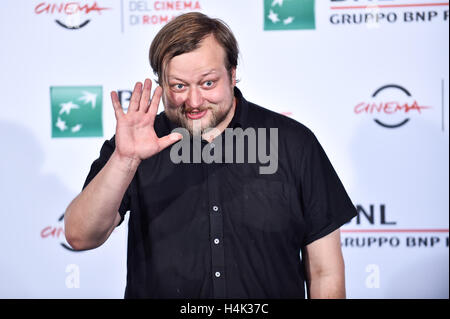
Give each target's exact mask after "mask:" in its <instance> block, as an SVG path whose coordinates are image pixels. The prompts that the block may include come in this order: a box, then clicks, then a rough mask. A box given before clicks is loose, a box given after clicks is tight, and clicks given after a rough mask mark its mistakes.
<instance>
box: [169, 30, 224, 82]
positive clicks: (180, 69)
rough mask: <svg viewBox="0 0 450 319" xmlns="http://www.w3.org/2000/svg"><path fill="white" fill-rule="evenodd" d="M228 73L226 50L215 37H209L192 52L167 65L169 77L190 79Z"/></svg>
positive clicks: (174, 59) (177, 57) (173, 59)
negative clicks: (210, 74) (209, 74)
mask: <svg viewBox="0 0 450 319" xmlns="http://www.w3.org/2000/svg"><path fill="white" fill-rule="evenodd" d="M211 70H214V71H215V72H213V73H222V72H224V71H226V67H225V50H224V49H223V48H222V46H221V45H220V44H219V43H218V42H217V40H216V39H215V38H214V36H212V35H209V36H207V37H206V38H205V39H203V40H202V41H201V42H200V43H199V47H198V48H197V49H196V50H194V51H191V52H188V53H184V54H181V55H178V56H176V57H174V58H172V59H171V60H170V61H169V63H168V65H167V77H168V78H169V79H170V78H171V77H176V78H182V79H190V78H195V77H199V76H202V75H204V74H206V73H211Z"/></svg>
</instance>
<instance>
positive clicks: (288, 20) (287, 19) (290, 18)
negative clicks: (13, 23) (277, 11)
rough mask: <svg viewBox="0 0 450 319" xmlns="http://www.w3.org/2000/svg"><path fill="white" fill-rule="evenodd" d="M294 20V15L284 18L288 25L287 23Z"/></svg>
mask: <svg viewBox="0 0 450 319" xmlns="http://www.w3.org/2000/svg"><path fill="white" fill-rule="evenodd" d="M292 21H294V17H289V18H286V19H284V20H283V23H284V24H285V25H286V24H289V23H292Z"/></svg>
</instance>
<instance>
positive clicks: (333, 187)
mask: <svg viewBox="0 0 450 319" xmlns="http://www.w3.org/2000/svg"><path fill="white" fill-rule="evenodd" d="M308 134H309V137H308V138H307V139H305V145H304V147H303V151H302V152H303V154H301V156H300V158H301V164H300V170H301V171H300V184H301V185H300V192H301V194H300V197H301V202H302V206H303V214H304V220H305V224H306V225H305V226H306V228H305V237H304V240H303V244H304V246H306V245H308V244H310V243H312V242H313V241H315V240H317V239H319V238H322V237H324V236H326V235H328V234H330V233H331V232H333V231H334V230H336V229H338V228H340V227H341V226H342V225H343V224H345V223H347V222H349V221H350V220H351V219H352V218H353V217H355V216H356V208H355V206H354V205H353V203H352V201H351V200H350V197H349V196H348V194H347V192H346V190H345V188H344V186H343V184H342V182H341V180H340V179H339V177H338V175H337V173H336V171H335V170H334V168H333V166H332V164H331V162H330V160H329V159H328V157H327V155H326V153H325V151H324V149H323V148H322V146H321V145H320V143H319V141H318V140H317V138H316V137H315V135H314V134H313V133H312V132H311V131H308Z"/></svg>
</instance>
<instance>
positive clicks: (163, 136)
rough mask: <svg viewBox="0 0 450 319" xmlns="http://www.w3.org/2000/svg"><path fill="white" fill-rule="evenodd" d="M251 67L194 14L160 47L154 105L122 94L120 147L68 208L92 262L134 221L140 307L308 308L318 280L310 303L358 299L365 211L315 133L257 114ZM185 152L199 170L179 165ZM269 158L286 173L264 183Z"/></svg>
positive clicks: (169, 29)
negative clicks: (240, 81) (349, 229)
mask: <svg viewBox="0 0 450 319" xmlns="http://www.w3.org/2000/svg"><path fill="white" fill-rule="evenodd" d="M237 58H238V46H237V42H236V40H235V37H234V36H233V34H232V33H231V31H230V30H229V29H228V27H227V26H226V25H225V24H224V23H223V22H221V21H220V20H215V19H210V18H209V17H207V16H205V15H203V14H200V13H188V14H185V15H181V16H179V17H178V18H176V19H174V20H172V21H171V22H170V23H168V24H167V25H166V26H164V27H163V28H162V29H161V31H160V32H159V33H158V35H157V36H156V37H155V39H154V40H153V42H152V45H151V47H150V63H151V66H152V68H153V70H154V71H155V73H156V74H157V76H158V82H159V84H160V85H161V86H160V87H157V88H156V89H155V92H154V94H153V97H152V98H151V100H150V91H151V82H150V80H149V79H146V80H145V82H144V84H143V85H142V84H141V83H137V84H136V85H135V87H134V90H133V94H132V97H131V100H130V105H129V108H128V112H127V113H126V114H125V113H124V112H123V110H122V107H121V105H120V103H119V100H118V97H117V94H116V93H115V92H112V93H111V98H112V103H113V106H114V111H115V115H116V119H117V126H116V134H115V137H113V138H112V139H111V140H109V141H106V142H105V144H104V145H103V147H102V150H101V152H100V157H99V158H98V159H97V160H96V161H95V162H94V163H93V164H92V167H91V171H90V173H89V175H88V177H87V179H86V182H85V185H84V189H83V191H82V192H81V193H80V194H79V195H78V196H77V197H76V198H75V199H74V200H73V201H72V203H71V204H70V205H69V207H68V208H67V211H66V215H65V233H66V238H67V240H68V242H69V243H70V245H71V246H72V247H73V248H74V249H78V250H84V249H92V248H95V247H98V246H100V245H101V244H103V243H104V242H105V241H106V240H107V238H108V237H109V235H110V234H111V232H112V231H113V229H114V228H115V227H116V226H117V225H119V224H120V223H121V222H122V220H123V218H124V215H125V213H126V212H127V211H129V212H130V218H129V224H128V227H129V231H128V260H127V268H128V273H127V287H126V291H125V297H126V298H304V297H305V291H304V290H305V289H304V284H305V280H306V283H307V290H308V294H309V297H310V298H344V297H345V283H344V282H345V281H344V262H343V258H342V253H341V247H340V234H339V227H340V226H341V225H342V224H344V223H346V222H348V221H349V220H350V219H351V218H352V217H354V216H355V208H354V206H353V204H352V203H351V201H350V199H349V197H348V196H347V194H346V192H345V190H344V187H343V186H342V184H341V182H340V180H339V178H338V176H337V175H336V173H335V171H334V170H333V168H332V166H331V164H330V162H329V161H328V158H327V157H326V155H325V153H324V151H323V149H322V148H321V146H320V144H319V142H318V141H317V139H316V138H315V137H314V135H313V134H312V133H311V131H310V130H308V129H307V128H306V127H305V126H303V125H302V124H300V123H298V122H296V121H294V120H292V119H290V118H288V117H285V116H282V115H279V114H277V113H275V112H271V111H269V110H267V109H264V108H262V107H260V106H257V105H255V104H252V103H250V102H247V101H246V100H245V98H244V97H243V95H242V93H241V92H240V91H239V90H238V89H237V88H236V67H237ZM161 97H162V100H163V103H164V107H165V111H164V112H162V113H160V114H159V115H156V114H157V108H158V104H159V101H160V99H161ZM179 127H182V128H183V129H182V130H180V129H178V130H175V129H176V128H179ZM274 129H275V130H274ZM230 130H231V132H232V133H233V135H232V137H233V139H232V141H231V142H230V140H228V142H226V143H222V144H221V143H218V142H219V141H220V140H221V138H222V136H223V135H224V132H225V133H227V132H229V131H230ZM177 132H181V133H183V132H189V133H188V134H187V135H186V134H180V133H177ZM250 132H253V133H254V134H255V135H254V136H253V137H257V140H258V143H257V144H258V145H256V146H255V145H254V144H255V141H256V139H253V140H252V138H251V137H252V134H250ZM267 134H271V136H270V139H269V138H266V137H267ZM263 137H264V138H263ZM174 143H176V144H175V145H173V144H174ZM181 143H185V145H187V146H190V147H191V148H189V151H190V153H189V154H188V156H187V157H186V158H185V159H188V160H187V161H179V160H176V159H179V157H177V156H178V155H179V152H178V151H179V150H183V149H182V148H177V150H178V151H173V150H174V149H175V148H176V147H179V146H180V145H181ZM196 143H197V146H196ZM171 145H172V147H169V146H171ZM230 145H231V146H232V150H234V151H236V152H235V153H233V154H232V155H231V157H230V154H229V150H227V149H226V147H227V146H230ZM239 145H240V147H244V150H245V151H249V152H248V153H246V154H247V156H246V160H245V161H244V162H242V161H238V160H237V158H238V157H239V156H241V155H242V154H238V153H239V149H238V146H239ZM265 147H267V148H265ZM256 148H257V149H258V155H261V156H258V157H259V158H258V161H255V160H252V159H254V157H252V155H251V152H250V150H256ZM205 149H206V150H207V151H206V152H205ZM267 149H270V151H271V152H272V156H273V155H274V154H273V152H275V153H276V154H275V155H276V158H274V160H276V165H272V166H275V168H276V169H270V170H268V171H267V170H266V171H265V172H262V171H261V168H267V167H264V166H263V165H262V164H266V163H267V161H266V162H264V161H261V160H259V159H260V158H263V156H262V155H267V154H262V153H266V151H267ZM241 150H242V149H241ZM261 150H264V152H261ZM197 151H200V152H201V154H202V157H201V160H200V161H198V157H197V161H195V160H194V158H195V152H197ZM216 151H217V152H218V153H217V154H219V155H218V156H215V155H214V154H215V152H216ZM204 154H210V155H211V154H213V155H214V158H215V159H216V160H215V161H211V160H209V161H206V160H205V157H204V156H203V155H204ZM217 154H216V155H217ZM235 156H236V159H235V160H234V158H235ZM174 158H175V160H174ZM244 158H245V156H244ZM230 159H232V160H230ZM261 166H263V167H261ZM272 168H273V167H272ZM300 252H302V256H301V258H300Z"/></svg>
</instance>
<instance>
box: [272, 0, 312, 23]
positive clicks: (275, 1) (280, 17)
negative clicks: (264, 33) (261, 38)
mask: <svg viewBox="0 0 450 319" xmlns="http://www.w3.org/2000/svg"><path fill="white" fill-rule="evenodd" d="M315 28H316V19H315V10H314V0H264V30H314V29H315Z"/></svg>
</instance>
